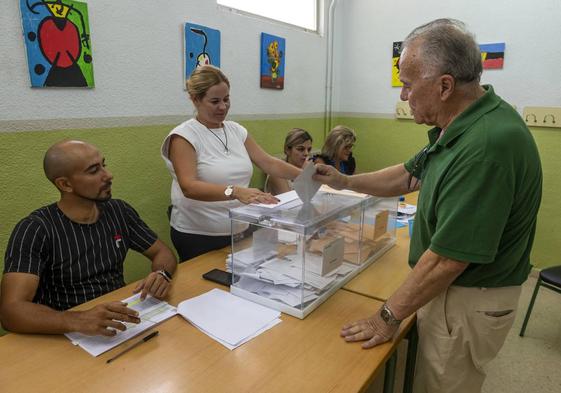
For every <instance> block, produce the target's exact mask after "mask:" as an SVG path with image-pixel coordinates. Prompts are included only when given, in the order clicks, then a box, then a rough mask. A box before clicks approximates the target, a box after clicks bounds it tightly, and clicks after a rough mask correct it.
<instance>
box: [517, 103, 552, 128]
mask: <svg viewBox="0 0 561 393" xmlns="http://www.w3.org/2000/svg"><path fill="white" fill-rule="evenodd" d="M522 118H523V119H524V121H525V122H526V124H527V125H528V126H534V127H552V128H561V108H554V107H544V106H527V107H526V108H524V112H523V113H522Z"/></svg>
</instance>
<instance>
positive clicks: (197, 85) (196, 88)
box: [186, 65, 230, 100]
mask: <svg viewBox="0 0 561 393" xmlns="http://www.w3.org/2000/svg"><path fill="white" fill-rule="evenodd" d="M222 82H224V83H226V85H228V88H230V81H229V80H228V77H227V76H226V75H224V73H223V72H222V71H220V69H219V68H216V67H215V66H212V65H204V66H202V67H198V68H195V70H194V71H193V72H192V73H191V76H190V77H189V79H188V80H187V83H186V86H187V92H188V93H189V96H190V97H191V99H192V100H200V99H202V98H203V97H204V96H205V95H206V92H207V91H208V89H210V88H211V87H212V86H216V85H218V84H220V83H222Z"/></svg>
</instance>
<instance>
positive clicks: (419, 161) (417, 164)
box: [407, 146, 429, 192]
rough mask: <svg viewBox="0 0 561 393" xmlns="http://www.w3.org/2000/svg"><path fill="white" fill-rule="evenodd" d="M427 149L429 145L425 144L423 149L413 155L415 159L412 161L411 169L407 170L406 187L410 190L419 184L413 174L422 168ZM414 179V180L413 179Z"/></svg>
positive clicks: (413, 189)
mask: <svg viewBox="0 0 561 393" xmlns="http://www.w3.org/2000/svg"><path fill="white" fill-rule="evenodd" d="M428 151H429V146H425V148H424V149H423V150H421V151H420V152H419V153H417V155H416V156H415V161H414V163H413V169H412V170H411V172H409V181H408V182H407V189H408V190H409V191H410V192H411V191H415V188H416V187H417V185H418V184H419V178H418V177H417V176H414V174H416V173H417V172H418V171H419V169H422V168H423V167H424V166H425V161H426V160H427V155H428ZM413 179H415V180H413Z"/></svg>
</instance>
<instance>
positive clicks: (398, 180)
mask: <svg viewBox="0 0 561 393" xmlns="http://www.w3.org/2000/svg"><path fill="white" fill-rule="evenodd" d="M408 180H409V172H407V170H406V169H405V166H404V165H403V164H398V165H394V166H391V167H388V168H384V169H381V170H379V171H376V172H369V173H363V174H359V175H354V176H349V177H348V178H347V184H348V187H347V188H349V189H350V190H353V191H357V192H362V193H365V194H370V195H376V196H381V197H391V196H398V195H403V194H406V193H408V192H409V190H408V184H407V182H408Z"/></svg>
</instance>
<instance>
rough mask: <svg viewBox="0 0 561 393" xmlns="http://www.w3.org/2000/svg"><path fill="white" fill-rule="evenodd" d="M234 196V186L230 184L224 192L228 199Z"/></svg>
mask: <svg viewBox="0 0 561 393" xmlns="http://www.w3.org/2000/svg"><path fill="white" fill-rule="evenodd" d="M233 194H234V186H233V185H232V184H230V185H228V186H227V187H226V189H225V190H224V195H226V196H227V197H228V198H230V199H232V198H233Z"/></svg>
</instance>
